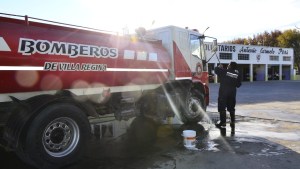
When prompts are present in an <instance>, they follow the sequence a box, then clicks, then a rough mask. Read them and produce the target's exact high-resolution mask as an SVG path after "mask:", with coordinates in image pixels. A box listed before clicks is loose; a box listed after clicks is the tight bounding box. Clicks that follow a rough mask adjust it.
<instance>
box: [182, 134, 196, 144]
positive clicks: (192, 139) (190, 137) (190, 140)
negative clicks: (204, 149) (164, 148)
mask: <svg viewBox="0 0 300 169" xmlns="http://www.w3.org/2000/svg"><path fill="white" fill-rule="evenodd" d="M182 136H183V144H184V146H185V147H186V148H194V147H195V146H196V131H194V130H183V132H182Z"/></svg>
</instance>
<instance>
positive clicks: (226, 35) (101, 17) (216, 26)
mask: <svg viewBox="0 0 300 169" xmlns="http://www.w3.org/2000/svg"><path fill="white" fill-rule="evenodd" d="M0 13H8V14H16V15H28V16H30V17H35V18H41V19H46V20H52V21H57V22H63V23H68V24H74V25H80V26H85V27H91V28H97V29H101V30H107V31H113V32H119V33H120V34H122V33H123V30H124V28H126V29H128V30H129V32H130V33H134V30H135V29H136V28H138V27H144V28H146V30H147V29H153V28H157V27H161V26H168V25H174V26H179V27H183V28H184V27H188V28H191V29H198V30H199V32H200V33H203V32H204V31H205V30H206V28H208V27H209V29H207V30H206V31H205V35H207V36H213V37H216V38H217V39H218V42H224V41H229V40H233V39H236V38H247V37H253V35H257V34H260V33H263V32H265V31H267V32H271V31H274V30H280V31H284V30H287V29H295V28H296V27H300V0H0Z"/></svg>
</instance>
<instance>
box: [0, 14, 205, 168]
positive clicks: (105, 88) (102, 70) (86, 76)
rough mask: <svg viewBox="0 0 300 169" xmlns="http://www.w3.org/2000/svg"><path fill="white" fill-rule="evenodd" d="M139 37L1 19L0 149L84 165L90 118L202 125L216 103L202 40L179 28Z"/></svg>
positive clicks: (38, 161)
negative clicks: (174, 119)
mask: <svg viewBox="0 0 300 169" xmlns="http://www.w3.org/2000/svg"><path fill="white" fill-rule="evenodd" d="M4 15H5V16H4ZM138 30H139V31H137V35H136V36H135V37H133V36H132V35H130V36H129V35H124V36H120V35H117V34H113V33H110V32H103V31H98V30H91V29H89V28H85V27H79V26H74V25H69V24H62V23H58V22H52V21H46V20H39V19H37V18H31V17H28V16H18V15H9V14H2V16H1V17H0V77H1V79H0V129H1V130H0V131H1V138H0V139H1V144H2V146H5V147H7V148H9V149H11V150H13V151H15V152H16V154H17V155H18V156H19V157H20V158H21V159H22V160H23V161H25V162H26V163H29V164H31V165H33V166H36V167H39V166H54V165H55V166H63V165H67V164H70V163H73V162H74V161H76V160H77V159H78V158H80V155H81V154H82V152H83V149H84V145H85V144H86V142H87V141H88V136H89V133H90V122H89V117H93V118H101V117H102V116H103V115H106V114H112V115H114V117H115V118H116V119H117V120H126V119H130V118H134V117H138V116H143V117H147V118H152V119H154V120H155V121H158V122H162V121H163V120H164V119H166V118H167V117H173V116H176V117H178V119H180V120H181V121H182V122H183V123H193V122H194V123H197V122H199V121H200V120H201V119H202V118H203V116H204V114H205V110H206V106H207V105H208V104H209V88H208V72H207V62H206V56H205V52H204V44H203V40H204V38H205V36H204V35H203V34H200V33H199V32H198V31H196V30H191V29H188V28H179V27H176V26H166V27H162V28H157V29H153V30H148V31H145V30H144V29H138Z"/></svg>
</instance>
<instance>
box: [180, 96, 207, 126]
mask: <svg viewBox="0 0 300 169" xmlns="http://www.w3.org/2000/svg"><path fill="white" fill-rule="evenodd" d="M199 96H200V97H196V96H195V95H193V94H192V93H189V94H188V95H187V97H186V100H185V105H183V109H182V110H181V121H182V122H183V123H185V124H186V123H196V122H199V121H201V120H202V119H203V117H204V114H205V110H206V106H205V103H204V96H203V95H199Z"/></svg>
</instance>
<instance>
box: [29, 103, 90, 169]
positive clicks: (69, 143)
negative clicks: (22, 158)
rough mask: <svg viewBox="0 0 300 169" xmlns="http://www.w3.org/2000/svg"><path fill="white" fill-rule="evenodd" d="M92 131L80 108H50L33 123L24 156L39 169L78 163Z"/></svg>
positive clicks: (64, 105)
mask: <svg viewBox="0 0 300 169" xmlns="http://www.w3.org/2000/svg"><path fill="white" fill-rule="evenodd" d="M89 129H90V125H89V122H88V119H87V117H86V115H85V114H84V112H83V111H82V110H81V109H80V108H78V107H76V106H75V105H72V104H69V103H59V104H54V105H50V106H48V107H46V108H45V109H44V110H42V111H41V112H40V113H39V114H38V115H37V116H36V117H35V118H34V119H33V120H32V122H31V125H30V127H29V128H28V130H27V136H26V138H25V139H24V140H23V141H24V142H23V153H25V154H26V156H27V157H29V158H30V161H32V162H34V165H35V166H36V167H39V168H41V167H52V166H53V167H60V166H64V165H68V164H71V163H74V162H75V161H76V160H78V159H79V158H80V157H81V155H82V154H83V151H84V146H85V144H86V142H87V141H88V138H89V133H90V130H89Z"/></svg>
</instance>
